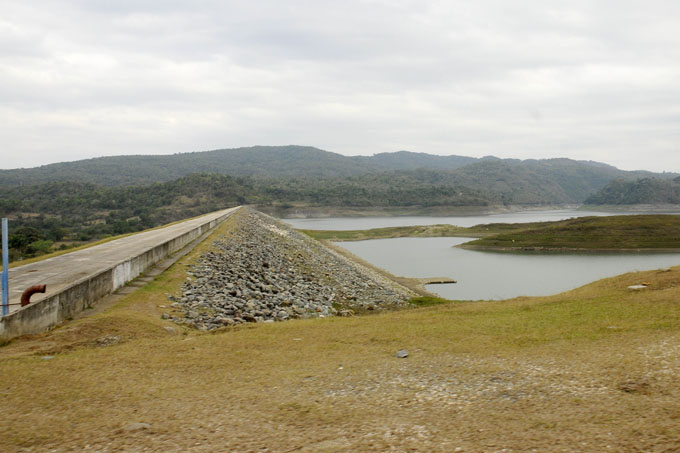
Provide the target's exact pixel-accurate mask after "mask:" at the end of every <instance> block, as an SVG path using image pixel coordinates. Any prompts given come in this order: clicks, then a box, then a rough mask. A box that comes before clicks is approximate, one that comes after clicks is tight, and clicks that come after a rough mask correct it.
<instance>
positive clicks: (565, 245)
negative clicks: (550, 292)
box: [462, 215, 680, 250]
mask: <svg viewBox="0 0 680 453" xmlns="http://www.w3.org/2000/svg"><path fill="white" fill-rule="evenodd" d="M462 247H464V248H475V249H494V250H497V249H505V250H527V249H535V250H680V216H677V215H623V216H609V217H581V218H577V219H568V220H562V221H559V222H546V223H545V224H539V225H530V226H528V227H527V228H526V229H523V230H519V231H513V232H507V233H502V234H496V235H493V236H489V237H485V238H481V239H477V240H475V241H472V242H468V243H466V244H464V245H462Z"/></svg>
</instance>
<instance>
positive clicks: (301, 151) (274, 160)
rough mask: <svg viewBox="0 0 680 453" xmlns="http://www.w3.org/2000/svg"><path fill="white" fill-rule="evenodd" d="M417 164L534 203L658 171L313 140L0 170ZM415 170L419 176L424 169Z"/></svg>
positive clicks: (38, 175)
mask: <svg viewBox="0 0 680 453" xmlns="http://www.w3.org/2000/svg"><path fill="white" fill-rule="evenodd" d="M471 165H472V167H471V168H468V167H470V166H471ZM415 170H430V171H433V172H434V174H441V175H443V177H444V178H449V176H447V175H449V174H455V175H456V177H457V178H458V179H457V180H455V181H449V183H450V184H453V183H455V185H460V186H465V187H469V188H470V189H479V188H484V187H489V188H490V190H489V192H492V193H500V192H503V193H508V194H512V195H511V198H513V199H514V200H515V201H514V202H518V200H519V202H527V203H532V202H534V201H532V199H533V198H535V195H534V196H531V197H529V198H527V199H526V200H522V197H520V196H519V195H520V194H521V193H523V192H525V191H526V190H527V189H528V190H531V191H532V192H534V194H540V192H541V191H540V190H538V191H536V190H535V187H533V186H535V185H538V186H545V185H546V184H548V185H549V186H550V187H553V189H551V191H553V192H556V193H554V194H553V198H554V196H555V195H559V193H560V192H561V191H563V192H564V193H565V194H566V195H567V197H568V198H569V199H570V200H572V201H574V200H575V201H578V202H581V201H583V199H584V198H585V197H586V196H588V195H590V194H591V193H593V192H594V191H595V190H598V189H600V188H602V187H604V186H605V185H606V184H607V183H608V182H609V181H611V180H613V179H615V178H627V179H631V178H636V177H637V178H640V177H645V176H652V175H653V174H652V173H649V172H625V171H621V170H617V169H616V168H614V167H611V166H609V165H605V164H601V163H597V162H584V161H574V160H570V159H546V160H526V161H520V160H514V159H498V158H493V157H486V158H482V159H476V158H473V157H464V156H434V155H430V154H425V153H412V152H406V151H400V152H396V153H381V154H376V155H374V156H343V155H340V154H337V153H331V152H328V151H323V150H320V149H318V148H313V147H309V146H253V147H249V148H237V149H221V150H214V151H203V152H194V153H181V154H173V155H159V156H111V157H99V158H95V159H86V160H79V161H75V162H62V163H57V164H50V165H44V166H41V167H35V168H25V169H14V170H0V186H1V187H14V186H19V185H35V184H43V183H46V182H53V181H77V182H86V183H87V182H89V183H93V184H97V185H103V186H122V185H127V186H129V185H146V184H151V183H153V182H167V181H172V180H175V179H178V178H181V177H184V176H188V175H190V174H194V173H217V174H225V175H230V176H235V177H239V176H248V177H253V178H256V179H261V178H264V179H290V178H302V179H310V180H326V179H329V178H330V179H333V178H348V177H354V176H362V175H375V174H379V173H385V172H388V173H390V172H401V171H406V172H412V171H415ZM425 176H427V175H425ZM660 176H661V175H660ZM413 177H414V178H415V179H419V175H418V174H415V175H414V176H413ZM430 178H431V176H430ZM480 178H481V180H479V179H480ZM530 179H531V181H530ZM423 182H425V181H423ZM558 187H559V188H558ZM501 201H503V200H501ZM541 202H542V201H541Z"/></svg>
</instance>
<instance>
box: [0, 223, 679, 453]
mask: <svg viewBox="0 0 680 453" xmlns="http://www.w3.org/2000/svg"><path fill="white" fill-rule="evenodd" d="M231 221H232V220H228V221H227V222H226V223H225V224H224V225H223V226H222V227H221V228H220V229H219V230H218V231H217V232H216V233H215V234H229V226H230V222H231ZM209 244H210V241H206V242H205V243H204V244H202V245H201V246H200V247H199V248H198V249H197V250H196V251H194V252H193V253H191V254H189V255H187V256H185V257H184V258H182V259H181V260H180V261H179V262H178V263H177V264H175V265H174V266H173V267H171V268H170V269H169V270H168V271H167V272H165V273H164V274H163V275H161V276H160V277H159V278H157V279H156V280H155V281H154V282H152V283H150V284H149V285H147V286H146V287H144V288H142V289H140V290H138V291H137V292H135V293H133V294H131V295H129V296H127V297H126V298H124V299H123V300H121V301H120V302H118V303H117V304H115V305H114V306H112V307H110V308H108V309H107V310H104V311H102V312H100V313H96V314H94V315H92V316H89V317H85V318H82V319H79V320H76V321H73V322H71V323H69V324H67V325H65V326H63V327H61V328H58V329H55V330H53V331H51V332H48V333H46V334H43V335H39V336H34V337H31V338H23V339H17V340H15V341H12V342H11V343H9V344H7V345H5V346H3V347H2V348H0V413H1V414H3V419H4V421H5V428H4V429H3V434H2V435H1V436H0V451H8V452H9V451H57V452H61V451H197V452H199V451H206V452H208V451H209V452H214V451H235V452H361V451H394V452H458V451H461V452H520V451H521V452H524V451H537V452H553V451H555V452H564V451H566V452H580V451H612V452H622V451H630V452H642V451H659V452H661V451H663V452H677V451H680V397H679V396H678V395H680V268H673V269H671V270H665V271H651V272H644V273H635V274H626V275H623V276H619V277H616V278H611V279H606V280H602V281H599V282H595V283H593V284H591V285H588V286H585V287H583V288H579V289H577V290H574V291H571V292H568V293H564V294H560V295H556V296H552V297H541V298H521V299H513V300H508V301H499V302H452V303H449V304H443V305H437V306H432V307H425V308H418V309H412V310H403V311H399V312H391V313H382V314H377V315H370V316H357V317H353V318H327V319H315V320H295V321H288V322H283V323H274V324H257V325H248V326H243V327H241V328H232V329H227V330H223V331H220V332H217V333H201V332H197V331H193V330H188V329H184V328H183V327H178V326H176V325H174V324H172V323H170V322H168V321H164V320H162V319H161V318H160V315H161V314H162V313H163V312H166V311H168V310H169V307H168V304H169V301H168V300H167V297H166V294H167V293H176V292H177V291H178V288H179V285H180V284H181V282H182V280H183V279H184V270H185V267H186V266H187V265H188V264H189V263H190V262H191V260H192V259H195V257H196V256H197V254H198V253H200V252H201V251H202V250H205V249H206V248H207V247H209ZM643 281H645V282H648V283H649V287H648V288H647V289H644V290H641V291H632V290H629V289H627V287H628V286H629V285H633V284H638V283H640V282H643ZM400 349H407V350H408V353H409V356H408V357H407V358H405V359H399V358H397V357H396V352H397V350H400Z"/></svg>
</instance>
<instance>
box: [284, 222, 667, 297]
mask: <svg viewBox="0 0 680 453" xmlns="http://www.w3.org/2000/svg"><path fill="white" fill-rule="evenodd" d="M618 214H621V213H618ZM605 215H614V214H613V213H608V212H598V211H580V210H572V209H561V210H551V211H526V212H513V213H505V214H492V215H476V216H457V217H416V216H411V217H344V218H326V219H286V220H285V221H286V222H288V223H290V224H291V225H292V226H293V227H294V228H306V229H312V230H363V229H368V228H380V227H390V226H408V225H434V224H438V223H443V224H451V225H458V226H464V227H467V226H473V225H478V224H482V223H496V222H503V223H526V222H542V221H552V220H563V219H568V218H571V217H583V216H605ZM468 240H470V239H463V238H399V239H378V240H370V241H360V242H341V243H339V245H341V246H342V247H345V248H346V249H348V250H349V251H351V252H352V253H354V254H356V255H358V256H360V257H361V258H363V259H365V260H366V261H368V262H370V263H373V264H375V265H376V266H379V267H382V268H383V269H386V270H388V271H390V272H392V273H393V274H396V275H403V276H406V277H450V278H453V279H456V280H457V281H458V283H456V284H454V285H430V286H428V289H429V290H430V291H432V292H435V293H437V294H440V295H441V296H442V297H446V298H450V299H472V300H477V299H506V298H510V297H516V296H542V295H549V294H556V293H559V292H562V291H566V290H569V289H573V288H577V287H579V286H582V285H585V284H587V283H590V282H593V281H595V280H599V279H601V278H605V277H612V276H615V275H619V274H623V273H626V272H631V271H638V270H649V269H659V268H664V267H670V266H676V265H680V253H644V254H643V253H595V254H577V253H569V254H566V253H565V254H563V253H559V254H556V253H551V254H546V253H543V254H542V253H530V254H528V253H525V254H522V253H498V252H480V251H473V250H463V249H459V248H455V247H453V246H454V245H457V244H461V243H463V242H466V241H468Z"/></svg>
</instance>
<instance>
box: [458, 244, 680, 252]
mask: <svg viewBox="0 0 680 453" xmlns="http://www.w3.org/2000/svg"><path fill="white" fill-rule="evenodd" d="M467 244H468V243H467V242H466V243H464V244H458V245H454V246H453V247H458V248H461V249H465V250H476V251H480V252H509V253H513V252H543V253H565V252H578V253H589V252H592V253H604V252H607V253H680V248H633V249H631V248H626V249H615V248H583V247H502V246H497V247H496V246H491V245H467Z"/></svg>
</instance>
